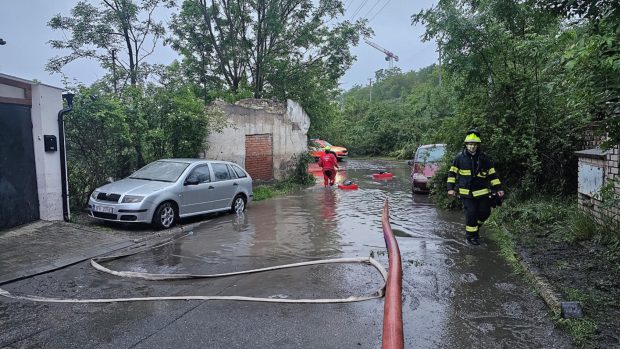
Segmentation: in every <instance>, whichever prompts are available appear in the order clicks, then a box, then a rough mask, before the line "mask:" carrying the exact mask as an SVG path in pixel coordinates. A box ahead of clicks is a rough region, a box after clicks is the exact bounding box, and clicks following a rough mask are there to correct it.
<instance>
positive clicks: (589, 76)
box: [537, 0, 620, 147]
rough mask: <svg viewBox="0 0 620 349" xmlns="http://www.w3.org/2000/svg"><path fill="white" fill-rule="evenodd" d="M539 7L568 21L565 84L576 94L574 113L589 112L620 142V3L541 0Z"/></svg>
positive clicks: (602, 130)
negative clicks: (577, 111)
mask: <svg viewBox="0 0 620 349" xmlns="http://www.w3.org/2000/svg"><path fill="white" fill-rule="evenodd" d="M537 3H538V4H539V6H541V7H545V8H547V9H549V10H550V11H552V12H554V13H556V14H559V15H560V16H562V17H563V18H564V19H566V20H568V21H567V30H566V31H565V33H564V39H565V40H567V42H568V45H567V47H566V50H565V54H564V55H563V63H564V64H565V66H566V69H567V72H568V74H567V75H566V83H567V84H569V85H570V86H571V87H572V88H573V89H574V93H573V94H571V97H570V98H569V100H570V103H571V104H572V105H575V106H578V108H574V109H573V110H579V111H581V110H583V109H586V110H587V111H588V113H589V114H590V115H591V116H592V124H593V125H594V126H596V127H597V129H598V130H599V131H600V133H601V134H603V135H604V136H608V137H609V140H608V141H607V142H605V144H604V146H606V147H610V146H614V145H617V144H618V143H620V3H619V2H618V1H611V0H603V1H594V0H583V1H561V0H539V1H537Z"/></svg>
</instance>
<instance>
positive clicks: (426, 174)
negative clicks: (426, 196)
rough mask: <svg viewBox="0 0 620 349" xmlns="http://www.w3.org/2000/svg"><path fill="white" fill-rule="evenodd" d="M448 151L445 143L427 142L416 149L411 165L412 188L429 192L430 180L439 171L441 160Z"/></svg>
mask: <svg viewBox="0 0 620 349" xmlns="http://www.w3.org/2000/svg"><path fill="white" fill-rule="evenodd" d="M445 153H446V145H445V144H426V145H422V146H420V147H419V148H418V150H416V152H415V157H414V158H413V161H409V165H410V166H411V190H412V191H413V192H417V193H428V191H429V189H430V188H429V186H428V182H429V181H430V179H431V178H433V176H434V175H435V172H437V168H438V167H439V162H440V161H441V158H442V157H443V155H444V154H445Z"/></svg>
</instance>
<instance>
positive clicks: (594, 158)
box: [577, 146, 620, 224]
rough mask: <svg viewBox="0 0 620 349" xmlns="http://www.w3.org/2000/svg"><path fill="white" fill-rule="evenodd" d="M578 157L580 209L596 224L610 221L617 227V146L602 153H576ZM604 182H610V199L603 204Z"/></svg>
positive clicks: (619, 188) (619, 198)
mask: <svg viewBox="0 0 620 349" xmlns="http://www.w3.org/2000/svg"><path fill="white" fill-rule="evenodd" d="M577 156H578V157H579V193H578V203H579V207H580V208H581V209H582V210H584V211H585V212H588V213H589V214H591V215H592V216H593V217H594V218H595V219H596V220H597V221H599V222H605V221H609V220H612V221H615V222H616V224H620V174H619V169H618V167H619V163H620V146H615V147H613V148H611V149H609V150H607V151H604V152H603V151H601V150H600V148H594V149H589V150H584V151H579V152H577ZM599 177H602V178H599ZM607 183H613V188H612V191H613V199H612V200H608V201H607V202H604V201H603V198H602V197H601V195H600V189H601V188H602V187H603V186H604V185H606V184H607ZM607 185H609V184H607Z"/></svg>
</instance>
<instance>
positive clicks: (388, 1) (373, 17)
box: [368, 0, 392, 23]
mask: <svg viewBox="0 0 620 349" xmlns="http://www.w3.org/2000/svg"><path fill="white" fill-rule="evenodd" d="M390 1H392V0H387V2H386V3H385V5H383V7H382V8H380V9H379V11H378V12H377V13H375V15H374V16H372V18H371V19H370V20H369V21H368V23H370V22H372V20H373V19H375V17H377V16H378V15H379V13H381V11H383V9H384V8H385V7H386V6H387V5H388V4H389V3H390Z"/></svg>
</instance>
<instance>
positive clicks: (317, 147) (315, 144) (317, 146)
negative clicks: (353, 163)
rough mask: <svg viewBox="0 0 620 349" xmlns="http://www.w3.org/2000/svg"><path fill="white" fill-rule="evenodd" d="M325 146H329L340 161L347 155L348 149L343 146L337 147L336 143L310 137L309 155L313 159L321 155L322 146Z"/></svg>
mask: <svg viewBox="0 0 620 349" xmlns="http://www.w3.org/2000/svg"><path fill="white" fill-rule="evenodd" d="M326 146H330V147H331V151H332V153H334V154H335V155H336V159H338V161H342V159H344V158H346V157H347V156H348V155H349V151H348V150H347V148H345V147H339V146H337V145H331V144H330V143H329V142H328V141H325V140H322V139H311V140H310V156H312V157H313V158H315V159H318V158H319V157H321V155H322V154H323V152H324V148H325V147H326Z"/></svg>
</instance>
